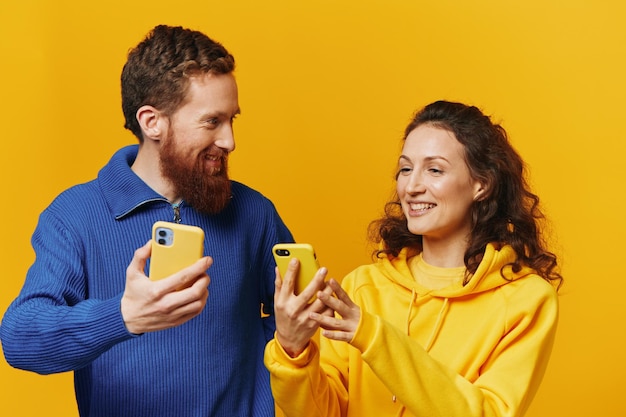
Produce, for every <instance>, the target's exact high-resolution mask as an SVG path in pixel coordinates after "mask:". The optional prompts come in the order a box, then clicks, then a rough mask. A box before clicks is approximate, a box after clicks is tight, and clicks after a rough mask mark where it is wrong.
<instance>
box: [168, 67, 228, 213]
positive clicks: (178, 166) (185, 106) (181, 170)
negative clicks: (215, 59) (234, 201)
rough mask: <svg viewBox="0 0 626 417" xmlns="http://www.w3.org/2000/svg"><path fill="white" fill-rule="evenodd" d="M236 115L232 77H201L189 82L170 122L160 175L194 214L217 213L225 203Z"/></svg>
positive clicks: (205, 75) (226, 202) (193, 78)
mask: <svg viewBox="0 0 626 417" xmlns="http://www.w3.org/2000/svg"><path fill="white" fill-rule="evenodd" d="M237 114H239V101H238V93H237V84H236V82H235V78H234V77H233V75H232V74H202V75H198V76H194V77H192V78H191V79H190V82H189V87H188V91H187V95H186V97H185V100H184V101H183V102H182V104H181V105H180V107H179V108H178V109H177V110H176V111H175V112H174V113H173V114H172V116H171V117H170V119H169V129H168V132H167V135H166V137H165V138H163V139H162V143H161V148H160V152H159V156H160V164H161V172H162V174H163V175H164V176H165V177H166V178H167V179H168V180H169V181H170V182H171V183H172V184H173V185H174V187H175V189H176V192H177V194H178V195H179V196H180V197H181V198H182V199H183V200H185V201H186V202H187V203H188V204H190V205H191V206H192V207H194V208H195V209H196V210H198V211H201V212H204V213H207V214H215V213H218V212H220V211H221V210H223V209H224V208H225V207H226V205H227V204H228V201H229V200H230V180H229V178H228V172H227V168H228V167H227V162H228V154H229V153H230V152H232V151H233V150H234V149H235V140H234V135H233V120H234V119H235V117H236V116H237Z"/></svg>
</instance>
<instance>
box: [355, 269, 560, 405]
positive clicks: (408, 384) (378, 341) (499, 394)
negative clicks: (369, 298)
mask: <svg viewBox="0 0 626 417" xmlns="http://www.w3.org/2000/svg"><path fill="white" fill-rule="evenodd" d="M498 291H499V294H498V297H500V300H501V303H502V305H503V310H504V311H505V314H504V316H505V317H494V326H502V337H501V339H500V341H499V342H498V345H497V347H496V349H495V350H493V351H492V352H491V354H490V356H489V358H488V361H487V362H486V363H484V364H483V365H482V367H481V371H480V375H479V376H478V377H477V378H476V379H475V380H469V379H468V378H466V377H464V376H463V375H461V374H460V373H459V372H458V371H456V370H454V369H451V368H449V367H448V366H447V365H446V363H444V361H442V362H440V361H437V360H435V359H433V358H432V357H431V355H430V354H429V353H428V352H426V351H425V350H424V348H423V347H422V346H421V345H420V344H419V343H418V342H417V341H415V340H414V339H411V338H410V337H409V336H407V335H406V334H405V333H404V332H403V331H402V330H400V329H399V328H397V327H395V326H392V325H391V324H389V323H387V322H386V321H385V320H384V319H382V318H381V317H379V316H374V315H371V314H368V313H367V312H362V319H361V322H360V324H359V328H358V329H357V332H356V334H355V336H354V338H353V340H352V341H351V344H352V346H354V347H356V348H357V349H359V350H360V351H361V352H362V358H363V360H364V361H365V362H366V363H367V364H368V365H369V366H370V368H371V369H372V370H373V372H374V373H375V374H376V375H377V377H378V378H379V379H380V380H381V381H382V382H383V383H384V385H385V386H386V387H387V388H388V389H389V390H390V391H391V392H392V393H393V394H394V395H395V396H396V397H397V399H398V401H399V402H401V403H402V404H403V405H404V406H405V407H406V409H407V410H408V411H410V413H411V414H412V415H416V416H429V417H439V416H440V417H519V416H522V415H523V414H524V413H525V411H526V409H527V408H528V405H529V404H530V401H531V399H532V397H533V396H534V394H535V392H536V391H537V388H538V387H539V384H540V382H541V379H542V377H543V374H544V372H545V369H546V366H547V362H548V358H549V356H550V351H551V349H552V344H553V341H554V335H555V331H556V322H557V314H558V313H557V312H558V306H557V304H558V303H557V296H556V292H555V291H554V290H553V288H552V287H550V285H549V284H547V283H546V282H545V281H543V280H540V279H537V280H527V281H526V282H524V284H523V285H514V284H509V285H505V286H503V287H502V289H500V290H498ZM444 325H445V324H444ZM477 331H480V330H479V329H478V330H477ZM451 345H452V346H453V352H452V354H455V355H466V356H467V361H470V360H471V355H472V354H473V353H474V347H473V346H466V345H464V341H463V340H457V341H456V343H452V344H451Z"/></svg>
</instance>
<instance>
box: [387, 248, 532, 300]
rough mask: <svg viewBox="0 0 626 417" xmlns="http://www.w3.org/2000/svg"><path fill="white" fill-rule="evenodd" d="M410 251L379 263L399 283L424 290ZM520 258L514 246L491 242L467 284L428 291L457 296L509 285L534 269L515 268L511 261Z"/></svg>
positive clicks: (419, 290)
mask: <svg viewBox="0 0 626 417" xmlns="http://www.w3.org/2000/svg"><path fill="white" fill-rule="evenodd" d="M407 254H408V250H407V248H404V249H403V250H402V251H401V252H400V253H399V254H398V257H396V258H392V259H390V258H388V257H385V258H383V259H381V264H380V265H379V266H380V267H381V268H382V270H383V271H382V272H383V273H384V274H385V276H387V277H388V278H389V279H390V280H392V281H393V282H395V283H396V284H398V285H400V286H402V287H404V288H406V289H407V290H408V291H410V292H418V293H422V294H423V293H424V290H423V288H421V287H420V286H419V284H418V283H417V282H416V281H415V279H414V278H413V275H412V273H411V270H410V268H409V263H408V260H409V259H408V258H407ZM516 258H517V255H516V253H515V251H514V250H513V248H512V247H511V246H509V245H505V246H503V247H502V248H501V249H496V247H495V246H494V245H493V244H491V243H490V244H488V245H487V247H486V249H485V254H484V257H483V260H482V261H481V263H480V265H479V266H478V269H477V270H476V273H474V275H472V276H471V278H470V280H469V282H468V283H467V284H466V285H463V284H462V283H458V284H454V285H450V286H448V287H445V288H443V289H440V290H428V291H427V292H428V295H430V296H431V297H441V298H456V297H462V296H466V295H469V294H477V293H480V292H483V291H488V290H491V289H494V288H496V287H500V286H502V285H506V284H508V283H509V282H510V281H513V280H516V279H518V278H521V277H524V276H526V275H529V274H532V273H534V270H533V269H531V268H529V267H522V269H521V270H520V271H519V272H517V273H515V272H513V270H512V268H511V267H510V266H509V265H508V264H510V263H512V262H513V261H515V259H516ZM502 273H504V275H505V276H506V279H505V278H503V277H502Z"/></svg>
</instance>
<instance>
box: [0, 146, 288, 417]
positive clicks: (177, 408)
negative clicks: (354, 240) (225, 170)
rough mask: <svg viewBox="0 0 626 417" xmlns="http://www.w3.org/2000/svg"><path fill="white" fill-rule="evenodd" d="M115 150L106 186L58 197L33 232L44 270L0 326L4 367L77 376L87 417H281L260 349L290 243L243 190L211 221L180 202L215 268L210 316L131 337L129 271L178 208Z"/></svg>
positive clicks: (32, 273)
mask: <svg viewBox="0 0 626 417" xmlns="http://www.w3.org/2000/svg"><path fill="white" fill-rule="evenodd" d="M136 154H137V146H129V147H126V148H123V149H121V150H120V151H118V152H117V153H116V154H115V155H114V156H113V158H112V159H111V161H110V162H109V163H108V164H107V165H106V166H105V167H104V168H103V169H102V170H101V171H100V173H99V175H98V178H97V179H96V180H94V181H91V182H88V183H86V184H81V185H77V186H75V187H72V188H70V189H68V190H67V191H65V192H63V193H62V194H61V195H59V196H58V197H57V198H56V199H55V200H54V201H53V202H52V204H51V205H50V206H49V207H48V208H46V210H45V211H44V212H43V213H42V214H41V216H40V219H39V223H38V225H37V228H36V230H35V232H34V234H33V238H32V245H33V248H34V250H35V253H36V260H35V262H34V264H33V265H32V266H31V268H30V269H29V271H28V274H27V277H26V282H25V284H24V287H23V289H22V291H21V293H20V295H19V297H18V298H17V299H16V300H15V301H14V302H13V303H12V304H11V306H10V307H9V309H8V310H7V312H6V313H5V316H4V318H3V321H2V326H1V327H0V338H1V340H2V345H3V349H4V354H5V357H6V359H7V361H8V362H9V363H10V364H11V365H12V366H15V367H17V368H21V369H26V370H30V371H34V372H38V373H41V374H48V373H55V372H65V371H71V370H73V371H74V372H75V388H76V397H77V402H78V408H79V411H80V415H81V416H84V417H86V416H89V417H99V416H102V417H104V416H106V417H126V416H128V417H143V416H145V417H160V416H162V417H178V416H180V417H186V416H189V417H196V416H197V417H200V416H202V417H208V416H224V417H226V416H228V417H233V416H255V417H256V416H268V417H269V416H273V415H274V402H273V399H272V396H271V391H270V386H269V375H268V372H267V370H266V369H265V367H264V365H263V349H264V346H265V344H266V342H267V341H268V340H269V339H270V338H271V337H273V332H274V328H275V326H274V322H273V317H270V318H261V314H260V308H261V304H264V305H265V306H271V304H272V300H273V292H274V265H275V264H274V261H273V259H272V256H271V247H272V246H273V244H275V243H277V242H291V241H293V238H292V236H291V233H290V232H289V230H288V229H287V227H286V226H285V225H284V223H283V222H282V220H281V219H280V217H279V215H278V213H277V212H276V210H275V208H274V206H273V204H272V203H271V202H270V201H269V200H268V199H266V198H265V197H263V196H262V195H261V194H259V193H258V192H256V191H254V190H252V189H251V188H249V187H246V186H245V185H242V184H240V183H237V182H233V184H232V194H233V198H232V200H231V202H230V203H229V205H228V207H227V208H226V209H225V210H224V211H223V212H221V213H219V214H217V215H213V216H207V215H204V214H200V213H198V212H197V211H195V210H194V209H193V208H191V207H190V206H187V205H185V203H184V202H183V203H182V204H181V207H180V216H181V219H182V223H184V224H192V225H197V226H200V227H202V228H203V229H204V232H205V235H206V238H205V242H204V244H205V254H207V255H211V256H212V257H213V258H214V264H213V266H212V267H211V268H210V269H209V275H210V277H211V284H210V285H209V299H208V301H207V305H206V307H205V309H204V311H203V312H202V313H201V314H200V315H199V316H198V317H196V318H194V319H192V320H190V321H189V322H187V323H185V324H183V325H181V326H179V327H176V328H172V329H168V330H163V331H158V332H153V333H146V334H143V335H140V336H134V335H132V334H130V333H129V332H128V331H127V330H126V327H125V326H124V323H123V320H122V316H121V312H120V300H121V296H122V292H123V291H124V285H125V280H126V275H125V274H126V267H127V266H128V264H129V263H130V260H131V258H132V257H133V253H134V251H135V249H137V248H139V247H140V246H142V245H144V244H145V243H146V242H147V241H148V240H149V239H150V234H151V227H152V224H153V223H154V222H155V221H157V220H166V221H171V220H172V219H173V216H174V212H173V208H172V206H171V204H170V203H169V202H168V201H167V200H166V199H165V198H164V197H162V196H161V195H159V194H157V193H156V192H155V191H153V190H152V189H151V188H149V187H148V186H147V185H146V184H145V183H144V182H143V181H142V180H141V179H140V178H139V177H137V176H136V175H135V174H134V173H133V172H132V171H131V169H130V165H131V164H132V162H133V161H134V159H135V157H136Z"/></svg>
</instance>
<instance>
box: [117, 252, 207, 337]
mask: <svg viewBox="0 0 626 417" xmlns="http://www.w3.org/2000/svg"><path fill="white" fill-rule="evenodd" d="M150 253H151V245H150V242H148V243H146V244H145V245H144V246H143V247H141V248H139V249H137V250H136V251H135V255H134V256H133V259H132V261H131V262H130V265H128V268H127V269H126V288H125V289H124V295H123V296H122V303H121V304H122V305H121V310H122V317H123V318H124V323H125V324H126V328H127V329H128V331H129V332H131V333H134V334H141V333H146V332H153V331H157V330H163V329H168V328H170V327H175V326H178V325H180V324H183V323H185V322H186V321H188V320H190V319H192V318H194V317H195V316H197V315H198V314H200V312H201V311H202V309H204V306H205V305H206V301H207V297H208V296H209V290H208V286H209V282H210V278H209V275H208V274H207V269H209V267H210V266H211V265H212V264H213V259H212V258H211V257H209V256H206V257H204V258H201V259H199V260H198V261H196V262H195V263H194V264H193V265H191V266H189V267H187V268H184V269H182V270H180V271H179V272H177V273H175V274H172V275H171V276H169V277H167V278H164V279H161V280H158V281H151V280H150V278H148V277H147V276H146V274H145V273H144V269H145V266H146V262H147V260H148V258H149V257H150ZM179 288H182V289H179Z"/></svg>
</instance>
